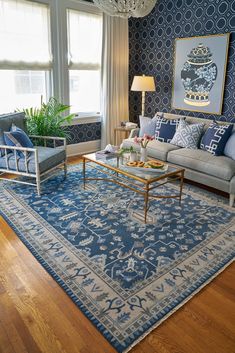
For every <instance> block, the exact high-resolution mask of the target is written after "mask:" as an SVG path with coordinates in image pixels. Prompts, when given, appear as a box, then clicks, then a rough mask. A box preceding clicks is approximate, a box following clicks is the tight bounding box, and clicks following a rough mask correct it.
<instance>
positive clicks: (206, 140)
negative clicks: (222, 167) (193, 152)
mask: <svg viewBox="0 0 235 353" xmlns="http://www.w3.org/2000/svg"><path fill="white" fill-rule="evenodd" d="M232 129H233V125H232V124H229V125H219V124H217V123H215V122H214V123H212V124H210V125H209V127H208V129H207V131H206V132H205V134H204V135H203V136H202V139H201V145H200V147H201V149H202V150H205V151H208V152H210V153H212V154H214V155H215V156H221V155H222V154H223V152H224V147H225V145H226V142H227V141H228V139H229V137H230V135H231V133H232Z"/></svg>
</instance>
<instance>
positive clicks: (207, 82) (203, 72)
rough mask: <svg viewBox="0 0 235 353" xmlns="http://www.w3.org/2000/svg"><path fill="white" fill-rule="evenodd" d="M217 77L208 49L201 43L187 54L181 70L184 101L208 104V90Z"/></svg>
mask: <svg viewBox="0 0 235 353" xmlns="http://www.w3.org/2000/svg"><path fill="white" fill-rule="evenodd" d="M216 78H217V66H216V64H215V63H213V60H212V53H211V51H210V49H209V48H208V47H206V46H204V45H203V44H202V43H199V45H198V46H197V47H196V48H193V49H192V50H191V52H190V53H189V54H188V60H187V61H186V62H185V63H184V66H183V69H182V71H181V80H182V82H183V85H184V89H185V97H184V102H185V103H186V104H189V105H193V106H201V107H202V106H207V105H209V104H210V98H209V95H210V91H211V89H212V87H213V85H214V83H215V81H216Z"/></svg>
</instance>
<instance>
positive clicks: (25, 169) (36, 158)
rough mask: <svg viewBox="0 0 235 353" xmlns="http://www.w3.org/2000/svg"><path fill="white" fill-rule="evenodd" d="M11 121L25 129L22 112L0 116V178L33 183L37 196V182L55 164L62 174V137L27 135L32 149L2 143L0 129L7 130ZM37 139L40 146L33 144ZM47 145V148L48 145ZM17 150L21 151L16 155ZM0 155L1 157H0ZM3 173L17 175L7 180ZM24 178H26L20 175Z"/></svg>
mask: <svg viewBox="0 0 235 353" xmlns="http://www.w3.org/2000/svg"><path fill="white" fill-rule="evenodd" d="M12 124H14V125H16V126H17V127H19V128H21V129H22V130H24V131H25V132H26V123H25V116H24V113H12V114H7V115H0V151H3V153H0V180H1V179H4V180H8V181H11V182H18V183H19V182H20V183H22V184H28V185H34V186H36V187H37V192H38V195H40V192H41V191H40V185H41V183H42V182H44V181H45V180H47V179H48V178H49V177H50V173H51V172H52V171H54V170H55V169H56V168H58V167H64V173H65V177H66V172H67V157H66V139H65V138H61V137H50V136H30V138H31V140H32V141H34V142H35V144H36V146H35V147H34V148H26V147H9V146H6V145H5V144H4V138H3V134H4V131H10V129H11V126H12ZM37 141H38V142H40V143H42V141H43V146H39V145H37ZM48 144H49V145H50V147H48ZM17 152H22V153H23V155H22V154H21V156H20V155H19V153H17ZM2 154H3V156H2ZM7 174H13V175H16V176H20V177H21V178H20V179H18V178H14V179H9V178H6V175H7ZM22 177H27V178H24V179H23V178H22Z"/></svg>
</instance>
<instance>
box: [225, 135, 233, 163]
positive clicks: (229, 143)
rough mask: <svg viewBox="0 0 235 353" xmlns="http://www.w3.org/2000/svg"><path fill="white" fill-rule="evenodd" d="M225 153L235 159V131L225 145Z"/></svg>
mask: <svg viewBox="0 0 235 353" xmlns="http://www.w3.org/2000/svg"><path fill="white" fill-rule="evenodd" d="M224 155H225V156H227V157H230V158H232V159H234V160H235V132H233V133H232V135H231V136H230V137H229V139H228V141H227V143H226V145H225V148H224Z"/></svg>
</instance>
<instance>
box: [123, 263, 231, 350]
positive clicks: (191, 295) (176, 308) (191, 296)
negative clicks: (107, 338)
mask: <svg viewBox="0 0 235 353" xmlns="http://www.w3.org/2000/svg"><path fill="white" fill-rule="evenodd" d="M233 262H235V259H231V260H230V261H229V262H227V263H226V264H225V265H224V266H223V267H221V268H220V269H219V270H218V271H217V272H216V273H215V274H214V275H213V276H212V277H210V278H208V280H207V281H205V282H204V283H203V284H202V285H201V286H200V287H199V288H197V289H196V290H195V291H194V292H193V293H192V294H190V295H189V296H188V297H187V298H185V299H184V300H183V301H182V302H181V303H180V304H179V305H177V306H176V307H175V308H174V309H173V310H172V311H171V312H170V313H168V314H167V315H165V316H164V317H163V318H162V319H161V320H160V321H159V322H157V323H156V324H154V325H153V326H152V327H150V328H149V329H148V330H147V331H145V332H144V334H143V335H142V336H141V337H140V338H138V339H137V340H136V341H134V342H133V343H132V344H131V345H130V346H129V347H128V348H127V349H125V350H124V351H123V352H122V353H127V352H130V350H131V349H132V348H134V347H135V346H136V345H137V344H138V343H140V342H141V341H143V340H144V339H145V338H146V337H147V336H148V335H149V334H150V333H151V332H152V331H154V330H155V329H156V328H157V327H158V326H160V325H161V324H162V323H163V322H164V321H166V320H167V319H168V318H169V317H170V316H171V315H173V314H174V313H175V312H176V311H178V310H179V309H180V308H181V307H183V306H184V305H185V304H186V303H187V302H188V301H190V300H191V299H192V298H193V297H194V296H195V295H197V294H198V293H199V292H200V291H201V290H202V289H203V288H204V287H206V286H207V285H208V284H210V283H211V282H212V281H213V280H214V279H215V278H216V277H218V276H219V275H220V274H221V273H222V272H223V271H224V270H225V269H226V268H227V267H229V266H230V265H231V264H232V263H233Z"/></svg>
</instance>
